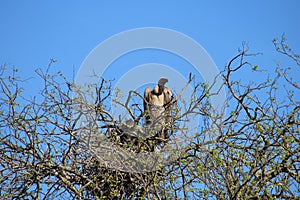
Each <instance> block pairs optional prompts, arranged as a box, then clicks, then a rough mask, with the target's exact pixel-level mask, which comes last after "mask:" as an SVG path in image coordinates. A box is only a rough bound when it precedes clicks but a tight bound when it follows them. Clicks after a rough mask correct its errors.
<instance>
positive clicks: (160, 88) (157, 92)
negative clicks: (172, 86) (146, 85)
mask: <svg viewBox="0 0 300 200" xmlns="http://www.w3.org/2000/svg"><path fill="white" fill-rule="evenodd" d="M163 90H164V86H163V85H158V86H155V87H154V89H153V90H152V93H153V94H155V95H157V96H159V95H161V94H162V93H163Z"/></svg>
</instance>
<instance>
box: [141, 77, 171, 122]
mask: <svg viewBox="0 0 300 200" xmlns="http://www.w3.org/2000/svg"><path fill="white" fill-rule="evenodd" d="M167 82H168V79H166V78H160V79H159V81H158V84H157V85H156V86H154V88H153V90H152V89H151V88H150V87H147V88H146V89H145V92H144V113H145V116H146V125H153V126H155V127H156V125H159V127H162V125H163V124H165V123H167V122H168V121H169V118H170V116H171V105H170V104H171V100H172V92H171V90H170V89H169V88H168V87H165V84H166V83H167Z"/></svg>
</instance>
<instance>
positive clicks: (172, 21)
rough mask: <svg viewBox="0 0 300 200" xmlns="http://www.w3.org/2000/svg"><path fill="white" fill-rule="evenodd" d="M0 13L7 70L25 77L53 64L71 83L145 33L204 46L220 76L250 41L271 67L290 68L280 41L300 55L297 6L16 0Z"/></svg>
mask: <svg viewBox="0 0 300 200" xmlns="http://www.w3.org/2000/svg"><path fill="white" fill-rule="evenodd" d="M0 8H1V11H0V25H1V26H0V30H1V31H0V64H10V65H14V66H15V67H17V68H19V69H20V71H21V73H22V74H23V75H24V76H31V74H33V72H34V69H36V68H38V67H42V68H45V67H46V66H47V64H48V63H49V60H50V58H54V59H57V60H58V62H57V64H56V67H57V68H59V69H60V70H62V71H63V72H64V73H65V74H66V75H68V76H71V74H72V71H73V69H74V71H75V73H76V72H77V71H78V70H79V68H80V66H81V64H82V62H83V61H84V59H85V58H86V56H87V55H89V53H90V52H91V50H92V49H94V48H95V47H96V46H97V45H98V44H99V43H101V42H102V41H104V40H105V39H107V38H109V37H111V36H112V35H114V34H117V33H120V32H122V31H126V30H130V29H134V28H142V27H162V28H168V29H173V30H176V31H179V32H181V33H183V34H186V35H187V36H189V37H191V38H193V39H194V40H195V41H197V42H198V43H199V44H200V45H202V46H203V47H204V49H205V50H206V51H207V52H208V53H209V54H210V56H211V57H212V59H213V60H214V62H215V63H216V65H217V66H218V67H219V69H223V67H224V65H225V64H226V63H227V62H228V61H229V59H230V58H232V57H233V56H234V55H235V54H236V52H237V49H238V48H239V47H240V46H241V44H242V42H243V41H246V42H248V43H249V46H250V50H251V52H262V53H264V55H263V56H262V57H260V58H258V60H257V62H260V63H259V64H263V65H264V64H265V65H266V66H264V68H268V67H269V68H273V67H275V65H276V63H277V62H278V61H283V60H282V59H283V58H281V57H278V58H277V56H278V55H277V54H275V51H274V48H273V44H272V39H273V38H274V37H280V36H281V35H282V34H283V33H285V35H286V37H287V38H288V42H289V44H290V46H291V47H292V48H293V49H294V50H295V51H296V52H300V37H299V36H300V28H299V27H300V26H299V25H300V12H299V9H300V1H297V0H287V1H282V0H272V1H260V0H254V1H221V0H220V1H216V0H207V1H201V0H188V1H179V0H176V1H175V0H164V1H162V0H160V1H159V0H152V1H140V0H136V1H132V0H128V1H121V0H120V1H115V0H112V1H103V0H86V1H78V0H52V1H37V0H28V1H16V0H10V1H1V2H0ZM146 53H147V52H146ZM151 61H152V62H153V60H151ZM158 62H159V61H158ZM139 64H142V63H141V62H140V63H139ZM112 74H113V73H112Z"/></svg>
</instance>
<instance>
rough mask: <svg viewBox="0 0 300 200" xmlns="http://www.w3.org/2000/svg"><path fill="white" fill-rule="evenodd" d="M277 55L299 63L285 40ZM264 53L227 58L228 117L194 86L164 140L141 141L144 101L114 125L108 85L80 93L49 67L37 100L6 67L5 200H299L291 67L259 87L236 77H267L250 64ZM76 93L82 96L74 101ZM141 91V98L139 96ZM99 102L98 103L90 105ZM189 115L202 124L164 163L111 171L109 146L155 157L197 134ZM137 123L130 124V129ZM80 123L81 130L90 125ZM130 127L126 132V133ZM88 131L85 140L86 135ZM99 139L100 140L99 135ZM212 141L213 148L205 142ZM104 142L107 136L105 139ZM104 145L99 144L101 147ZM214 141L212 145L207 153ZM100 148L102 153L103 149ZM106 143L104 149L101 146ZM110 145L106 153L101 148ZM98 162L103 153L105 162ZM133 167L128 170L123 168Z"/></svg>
mask: <svg viewBox="0 0 300 200" xmlns="http://www.w3.org/2000/svg"><path fill="white" fill-rule="evenodd" d="M273 43H274V45H275V48H276V50H277V51H278V52H279V53H281V54H284V55H287V56H288V57H290V58H291V59H292V60H293V61H295V66H296V67H300V64H299V63H300V60H299V55H297V54H295V53H294V52H293V51H292V50H291V49H290V48H289V47H288V45H287V44H286V39H285V38H284V37H282V38H281V40H277V39H274V41H273ZM257 55H258V54H250V53H248V49H247V47H246V46H243V48H242V49H241V50H240V51H239V52H238V54H237V55H236V56H235V57H234V58H233V59H231V60H230V62H229V63H228V64H227V65H226V67H225V69H224V71H223V72H222V73H221V74H220V77H222V78H223V80H224V83H223V85H222V87H223V88H225V89H226V91H227V93H228V95H227V96H228V99H227V101H226V104H225V105H224V107H226V113H227V114H226V115H225V116H220V115H219V113H216V112H213V111H214V108H213V106H212V105H211V104H210V99H211V97H212V96H213V95H215V94H214V93H213V92H212V90H211V87H212V85H213V84H214V83H212V84H211V85H209V84H208V83H196V82H195V79H194V78H193V76H190V78H189V80H188V82H187V84H189V85H193V92H192V94H191V100H192V101H191V102H190V104H189V105H185V106H187V107H188V108H189V109H188V110H187V112H182V106H183V103H182V102H181V99H180V97H181V96H180V94H177V98H174V101H173V106H172V117H171V120H170V121H169V122H168V123H167V124H166V125H165V126H166V129H165V130H167V132H165V133H164V134H160V133H156V132H154V133H153V134H152V135H151V136H149V137H137V136H136V135H135V134H128V130H129V131H130V132H134V133H137V132H138V131H140V127H141V126H142V124H143V123H144V120H145V119H144V118H145V117H143V115H142V113H143V109H142V105H143V96H142V95H140V94H139V93H138V92H137V91H131V93H130V95H129V98H128V101H127V102H119V101H118V99H117V98H116V99H114V101H116V102H118V103H119V104H120V105H122V106H123V107H124V108H125V109H126V110H127V112H128V114H129V116H131V123H127V122H128V121H127V122H126V119H116V118H115V117H114V116H113V115H112V114H111V113H110V108H109V104H108V103H106V101H108V100H111V99H112V96H113V92H114V91H113V89H112V87H111V82H110V81H108V80H104V79H101V81H100V82H99V85H90V86H88V87H86V88H80V87H78V86H76V85H75V84H74V83H73V81H69V80H67V79H66V78H65V77H64V76H63V75H62V73H61V72H57V73H53V74H50V73H49V68H50V67H51V65H52V64H53V60H52V61H51V63H50V65H49V66H48V68H47V69H46V70H45V71H43V70H41V69H38V70H36V73H37V75H38V76H39V77H40V78H41V80H42V82H43V89H42V90H41V91H40V93H39V94H38V95H36V96H33V97H28V96H24V95H23V93H22V92H23V88H22V84H23V83H24V81H26V80H22V79H21V78H20V77H19V76H18V70H17V69H16V68H13V67H10V66H2V67H1V71H0V73H1V78H0V91H1V95H0V106H1V111H0V130H1V132H0V154H1V155H0V159H1V162H0V197H1V198H4V199H277V198H280V199H293V198H294V199H297V198H299V197H300V178H299V177H300V152H299V151H300V146H299V138H300V135H299V132H300V131H299V125H300V120H299V113H300V112H299V109H300V104H299V101H298V100H297V99H296V97H297V93H299V89H300V88H299V85H298V83H297V82H296V81H295V80H293V79H292V78H290V77H289V74H288V73H287V72H288V70H289V69H285V68H281V66H277V67H276V70H275V76H270V75H269V78H267V79H266V80H265V81H263V82H261V83H252V82H249V83H245V82H243V80H236V79H234V77H235V74H242V73H243V71H247V72H249V71H250V72H251V73H263V72H262V70H260V67H258V66H257V65H252V64H251V63H250V62H248V61H247V60H250V58H252V57H255V56H257ZM72 94H76V95H75V96H74V95H72ZM133 94H135V95H133ZM89 98H90V99H93V102H92V103H91V102H90V101H87V99H89ZM190 113H193V114H195V115H197V116H200V117H201V118H200V119H201V123H200V124H201V127H200V128H199V129H197V130H193V131H194V133H195V134H193V138H192V139H191V140H189V141H188V142H186V144H185V148H183V149H182V150H181V151H180V154H178V155H176V156H174V158H173V159H171V160H170V162H168V163H166V165H157V166H155V168H151V170H148V171H147V170H146V171H137V170H136V166H138V164H143V162H140V161H141V160H139V159H140V158H141V157H139V159H137V160H133V161H131V162H129V167H132V169H131V170H129V169H128V170H124V168H122V166H121V165H122V162H125V161H126V162H127V161H128V158H129V157H126V155H127V154H126V155H125V156H123V157H122V156H121V154H115V155H112V156H117V158H118V159H119V161H120V162H117V161H116V160H115V161H113V165H114V166H115V168H112V167H111V166H108V165H109V164H111V163H109V162H112V161H111V160H105V159H106V158H107V157H105V156H104V154H105V153H107V152H103V151H105V149H103V146H101V145H103V144H106V143H105V142H107V141H110V143H109V145H111V144H113V147H112V148H111V149H106V151H112V150H113V148H117V149H118V150H120V151H121V150H124V152H131V153H146V154H141V155H147V153H151V152H155V151H158V152H159V150H160V149H162V148H163V147H165V146H166V145H168V143H169V142H170V140H171V137H172V136H173V135H174V134H176V133H177V132H178V131H179V132H180V131H183V130H187V132H190V131H192V130H189V129H187V128H188V127H184V126H181V123H180V121H182V120H185V116H186V115H188V114H190ZM132 122H133V123H132ZM81 123H85V125H84V126H82V125H81ZM126 130H127V132H126ZM82 133H84V134H82ZM95 133H96V134H95ZM212 134H215V135H217V137H214V138H213V140H210V141H209V142H207V141H206V140H205V139H204V138H205V137H206V136H207V135H212ZM99 136H101V137H99ZM102 139H103V141H100V142H99V140H102ZM208 144H209V146H208ZM97 145H98V146H97ZM99 145H100V146H101V148H100V147H99ZM105 147H107V146H105ZM99 155H100V156H99ZM127 167H128V166H127Z"/></svg>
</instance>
